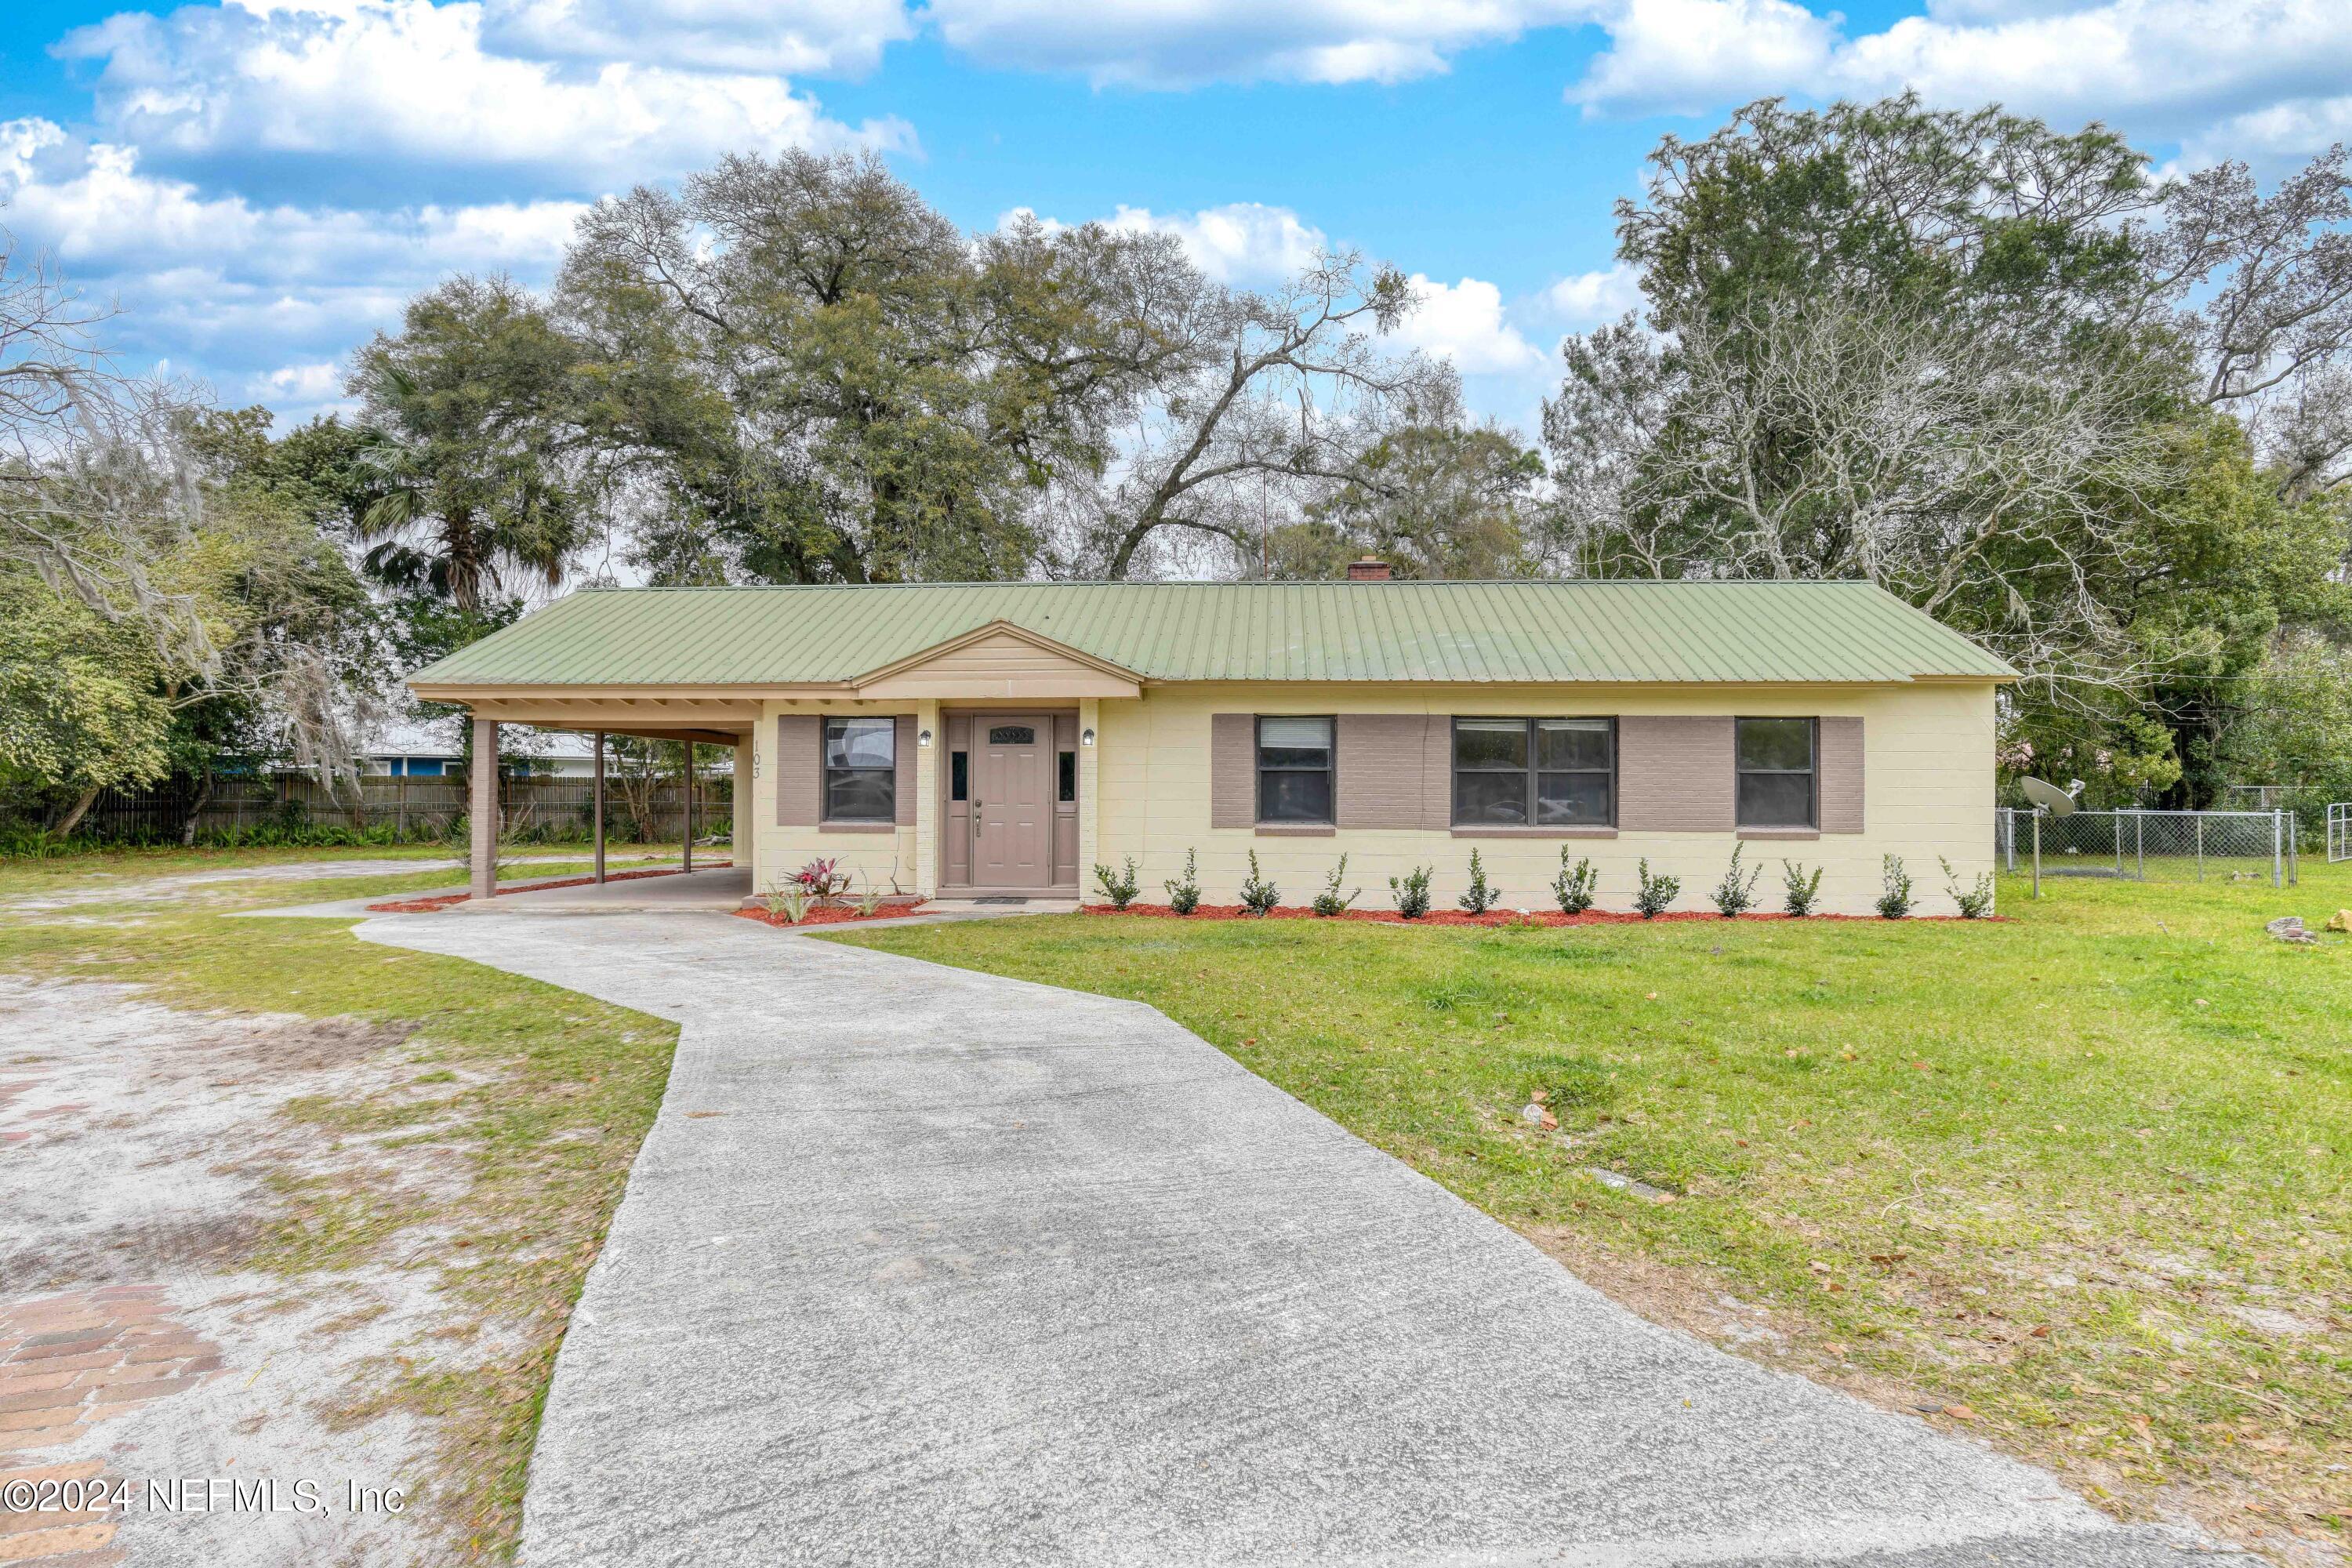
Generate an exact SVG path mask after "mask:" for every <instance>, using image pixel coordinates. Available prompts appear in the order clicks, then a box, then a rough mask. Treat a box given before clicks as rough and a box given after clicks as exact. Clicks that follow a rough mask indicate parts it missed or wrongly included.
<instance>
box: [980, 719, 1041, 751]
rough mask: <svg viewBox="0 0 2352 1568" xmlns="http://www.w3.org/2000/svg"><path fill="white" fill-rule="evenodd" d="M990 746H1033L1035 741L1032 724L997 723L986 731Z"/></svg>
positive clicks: (1034, 729)
mask: <svg viewBox="0 0 2352 1568" xmlns="http://www.w3.org/2000/svg"><path fill="white" fill-rule="evenodd" d="M988 743H989V744H990V745H992V746H1034V745H1035V744H1036V743H1037V727H1036V726H1035V725H1034V724H999V725H997V726H996V727H995V728H994V729H992V730H991V731H989V732H988Z"/></svg>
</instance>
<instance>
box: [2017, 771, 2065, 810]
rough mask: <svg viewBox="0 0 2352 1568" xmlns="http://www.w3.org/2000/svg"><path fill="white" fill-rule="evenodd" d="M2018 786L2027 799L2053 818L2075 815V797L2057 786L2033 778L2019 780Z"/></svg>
mask: <svg viewBox="0 0 2352 1568" xmlns="http://www.w3.org/2000/svg"><path fill="white" fill-rule="evenodd" d="M2017 784H2018V787H2019V788H2020V789H2022V790H2023V791H2024V792H2025V798H2026V799H2028V800H2030V801H2032V803H2033V804H2034V805H2038V806H2040V807H2042V810H2044V811H2046V812H2048V813H2049V814H2050V815H2051V816H2073V815H2074V796H2073V795H2068V794H2067V793H2066V792H2065V791H2064V790H2063V789H2060V788H2059V787H2058V786H2057V785H2056V784H2049V783H2046V782H2045V781H2043V780H2042V779H2037V778H2033V777H2031V776H2028V777H2026V778H2021V779H2020V780H2018V781H2017Z"/></svg>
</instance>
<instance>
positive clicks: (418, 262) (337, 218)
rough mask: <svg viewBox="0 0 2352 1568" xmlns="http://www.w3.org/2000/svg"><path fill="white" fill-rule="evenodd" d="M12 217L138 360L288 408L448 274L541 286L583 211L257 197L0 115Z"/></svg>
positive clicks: (300, 407) (328, 393)
mask: <svg viewBox="0 0 2352 1568" xmlns="http://www.w3.org/2000/svg"><path fill="white" fill-rule="evenodd" d="M0 210H5V219H6V222H7V224H8V226H9V227H10V228H11V229H12V230H13V231H14V232H15V233H16V237H18V239H19V240H20V241H22V242H23V243H24V244H25V245H26V247H27V248H29V249H37V250H39V251H41V252H43V253H44V254H46V255H47V256H48V257H50V258H54V260H55V261H56V263H57V265H58V268H59V270H60V271H61V272H62V273H63V274H64V276H65V277H66V278H67V279H68V280H69V281H70V282H72V283H73V284H75V285H76V286H77V287H79V288H80V289H83V290H84V291H86V292H87V293H89V295H91V296H93V297H95V298H99V299H102V300H111V301H114V302H115V303H117V304H119V305H120V307H121V314H120V315H119V316H118V317H116V318H115V319H114V321H112V322H111V323H110V331H114V332H115V333H116V335H117V338H118V342H119V344H120V346H121V348H122V349H123V350H124V351H125V357H126V363H137V358H138V356H139V355H141V354H142V353H144V354H148V355H164V354H168V355H170V356H171V357H173V358H175V359H181V360H194V361H195V362H197V363H201V364H203V365H204V366H205V368H206V369H207V370H208V371H209V372H211V373H212V374H215V375H217V376H222V377H225V378H226V384H225V386H224V389H223V390H224V392H225V393H229V392H235V393H237V394H240V395H243V396H246V397H250V398H254V399H257V400H258V401H262V402H266V403H268V404H269V405H272V406H273V407H277V408H278V409H280V410H281V411H282V412H289V413H292V412H307V411H310V410H311V409H314V408H316V407H318V406H320V405H326V404H329V403H331V401H332V400H333V397H334V395H335V394H337V393H338V392H339V391H340V386H341V382H340V377H339V376H338V375H337V374H336V373H335V366H334V364H333V363H331V362H332V360H333V359H334V358H335V356H338V355H341V354H342V353H347V352H349V351H350V350H351V349H352V347H353V346H354V345H356V344H358V343H360V342H364V341H365V340H366V338H367V336H368V334H369V333H370V332H372V331H375V330H376V329H377V328H379V327H383V326H385V325H388V324H390V323H392V322H394V321H397V320H398V318H399V314H400V310H401V308H402V307H403V306H404V304H405V303H406V302H407V300H408V299H409V297H410V296H411V295H413V294H415V293H416V292H417V291H418V290H420V289H426V288H430V287H431V286H432V285H433V284H435V283H436V282H438V281H440V280H441V279H443V278H445V277H446V276H447V275H448V274H449V273H451V272H453V271H470V272H492V271H497V272H507V273H510V274H512V275H514V276H516V277H518V278H520V279H522V280H524V281H525V282H531V283H536V282H541V281H543V280H544V279H546V278H548V277H549V276H550V275H551V273H552V272H553V270H554V268H555V265H556V263H557V261H558V260H559V259H560V258H561V257H562V251H563V247H564V245H565V242H566V241H567V240H568V239H569V238H570V237H571V233H572V224H573V223H574V221H575V220H576V219H577V218H578V217H579V216H580V214H581V213H582V212H583V210H584V208H583V205H582V204H580V203H577V202H564V201H529V202H494V203H485V204H481V205H429V204H428V205H421V206H415V207H405V208H400V209H396V210H393V211H383V212H369V211H358V210H353V209H348V208H341V207H301V206H293V205H265V204H258V203H255V202H251V201H248V200H247V199H246V198H244V197H242V196H237V195H205V194H204V193H203V192H201V191H200V190H198V189H197V187H195V186H194V185H193V184H189V183H187V182H185V181H183V180H176V179H170V178H163V177H159V176H156V175H152V174H146V173H143V172H142V170H141V169H140V167H139V163H138V159H137V156H136V155H135V154H134V153H132V151H131V149H129V148H126V147H120V146H111V145H108V144H105V143H99V144H96V145H84V144H81V143H79V142H75V141H74V140H73V139H72V138H71V137H69V136H68V135H67V133H66V132H64V131H63V130H62V129H61V128H60V127H58V125H56V124H54V123H52V122H51V121H46V120H37V119H26V120H13V121H0Z"/></svg>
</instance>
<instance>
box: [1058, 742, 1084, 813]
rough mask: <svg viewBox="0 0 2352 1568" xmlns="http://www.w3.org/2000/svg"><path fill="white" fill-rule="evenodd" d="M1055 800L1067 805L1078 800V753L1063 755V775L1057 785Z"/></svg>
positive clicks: (1064, 753)
mask: <svg viewBox="0 0 2352 1568" xmlns="http://www.w3.org/2000/svg"><path fill="white" fill-rule="evenodd" d="M1054 798H1055V800H1058V801H1060V802H1061V803H1062V804H1063V805H1069V804H1070V803H1071V802H1072V801H1074V800H1076V799H1077V798H1078V753H1077V752H1063V753H1062V755H1061V773H1060V776H1059V777H1058V778H1057V779H1056V780H1055V790H1054Z"/></svg>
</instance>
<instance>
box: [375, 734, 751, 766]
mask: <svg viewBox="0 0 2352 1568" xmlns="http://www.w3.org/2000/svg"><path fill="white" fill-rule="evenodd" d="M455 728H456V726H455V725H446V724H445V725H442V726H439V727H437V728H436V726H433V725H429V724H410V723H396V724H393V725H390V726H387V727H386V728H385V729H384V730H383V731H381V732H380V733H378V734H377V735H376V736H375V737H374V738H373V740H372V741H371V742H369V745H368V749H367V752H366V753H365V754H364V755H363V756H362V758H361V759H360V772H361V773H362V775H364V776H367V777H370V778H399V777H402V776H406V777H408V778H413V779H437V778H463V777H465V775H466V753H465V752H464V751H463V750H461V749H460V748H459V747H457V745H456V744H455V743H454V742H453V740H452V738H451V736H450V735H448V734H445V733H443V732H442V731H446V730H454V729H455ZM502 752H503V755H502V757H501V759H500V760H501V761H502V762H503V763H504V764H505V767H506V771H507V773H508V776H509V777H512V776H514V775H516V774H519V773H528V774H530V776H531V777H533V778H558V779H584V778H588V777H590V776H592V775H593V773H595V771H596V760H595V752H594V742H593V741H592V740H591V738H590V737H589V736H587V735H583V734H577V733H574V732H572V731H562V730H558V731H546V732H543V733H541V734H536V735H534V736H532V737H531V739H530V745H529V747H528V749H527V752H526V751H525V750H523V749H519V748H518V747H516V746H515V745H514V744H513V743H512V742H511V741H509V743H508V744H507V745H506V746H505V747H504V748H502ZM701 765H702V771H703V773H705V774H709V773H726V772H727V771H728V770H729V768H730V767H731V766H732V760H731V759H730V758H719V757H715V756H714V755H712V754H711V753H709V752H705V753H703V756H702V763H701Z"/></svg>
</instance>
